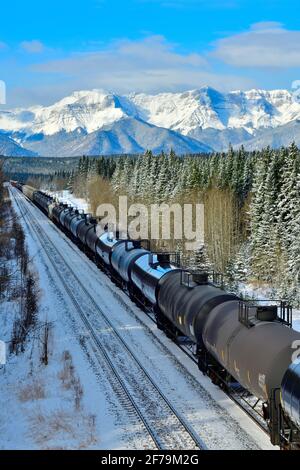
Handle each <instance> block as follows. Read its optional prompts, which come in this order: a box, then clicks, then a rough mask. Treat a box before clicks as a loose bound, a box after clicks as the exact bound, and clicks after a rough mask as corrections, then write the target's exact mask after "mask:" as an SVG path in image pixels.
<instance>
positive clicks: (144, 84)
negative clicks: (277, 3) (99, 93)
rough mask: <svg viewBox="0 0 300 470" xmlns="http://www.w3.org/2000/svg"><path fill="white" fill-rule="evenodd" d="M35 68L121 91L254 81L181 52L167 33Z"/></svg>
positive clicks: (71, 82) (79, 84)
mask: <svg viewBox="0 0 300 470" xmlns="http://www.w3.org/2000/svg"><path fill="white" fill-rule="evenodd" d="M33 70H35V71H38V72H40V73H41V72H42V73H43V74H55V75H57V74H58V75H59V76H61V77H62V79H63V81H64V82H65V84H66V86H69V87H72V89H80V88H92V87H93V88H106V89H109V90H113V91H117V92H121V93H126V92H131V91H145V92H156V91H162V90H172V91H174V90H185V89H191V88H198V87H200V86H202V85H206V84H209V85H211V86H214V87H216V88H219V89H222V90H224V89H226V90H228V89H232V88H238V87H242V88H245V87H248V86H252V85H253V82H252V81H250V80H247V79H245V78H241V77H236V76H234V75H233V74H232V75H228V76H227V75H222V74H221V75H220V74H216V73H214V72H212V71H211V70H210V67H209V64H208V62H207V60H206V58H205V57H203V56H201V55H200V54H197V53H192V54H191V53H187V54H185V53H179V52H177V51H176V48H175V45H174V44H170V43H168V42H167V41H166V40H165V39H164V37H162V36H150V37H147V38H145V39H143V40H139V41H129V40H123V41H117V42H114V43H112V44H111V45H110V46H109V47H108V48H104V49H101V50H99V51H97V52H90V53H77V54H72V55H71V56H69V57H66V58H64V59H60V60H54V61H48V62H45V63H40V64H38V65H35V66H34V69H33Z"/></svg>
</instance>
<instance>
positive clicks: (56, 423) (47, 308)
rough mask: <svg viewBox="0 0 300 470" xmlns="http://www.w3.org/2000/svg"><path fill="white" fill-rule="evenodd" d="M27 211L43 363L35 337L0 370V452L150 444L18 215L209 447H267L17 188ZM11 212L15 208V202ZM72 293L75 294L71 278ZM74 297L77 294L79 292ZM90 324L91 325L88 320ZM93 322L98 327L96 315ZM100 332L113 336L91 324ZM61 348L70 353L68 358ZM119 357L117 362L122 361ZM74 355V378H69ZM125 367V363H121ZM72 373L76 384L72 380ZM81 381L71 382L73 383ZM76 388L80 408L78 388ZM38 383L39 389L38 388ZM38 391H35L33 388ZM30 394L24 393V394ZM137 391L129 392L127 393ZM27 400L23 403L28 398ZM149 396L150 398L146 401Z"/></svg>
mask: <svg viewBox="0 0 300 470" xmlns="http://www.w3.org/2000/svg"><path fill="white" fill-rule="evenodd" d="M13 196H14V197H15V198H17V199H19V200H20V198H22V200H23V201H24V205H25V207H26V209H27V212H26V214H25V218H22V219H21V221H22V224H23V225H24V229H25V232H26V239H27V243H28V245H29V251H30V256H31V257H33V264H34V266H35V269H36V271H37V272H38V274H39V277H40V287H41V300H40V305H41V309H40V316H41V318H45V319H46V318H47V320H48V321H51V323H52V330H51V356H50V361H49V365H48V366H47V367H45V366H42V365H40V363H39V360H38V349H39V344H38V340H37V341H32V343H31V344H30V347H29V348H27V350H26V353H25V354H24V355H23V356H19V357H13V358H12V359H11V360H9V361H8V364H7V365H6V368H5V372H4V371H3V370H2V371H1V370H0V383H2V385H1V389H2V391H3V392H2V394H1V397H0V423H1V424H0V429H1V439H0V447H1V448H2V449H11V448H99V449H112V448H118V449H119V448H122V449H131V448H147V446H148V443H147V439H146V436H143V435H142V434H141V432H140V431H139V430H138V429H135V428H134V427H133V426H132V419H131V418H130V416H129V413H128V410H127V409H126V406H124V402H122V398H120V397H119V396H118V394H117V393H116V391H115V390H114V387H113V386H112V384H111V381H110V378H109V377H108V375H107V373H106V371H105V368H104V367H103V368H101V367H100V366H99V362H98V361H97V354H96V352H97V351H95V346H94V345H93V344H92V342H91V341H90V340H91V338H90V335H89V333H88V332H87V330H86V328H85V327H84V325H83V323H82V322H81V320H80V317H79V315H78V311H77V310H76V308H74V304H72V302H71V298H70V296H69V295H68V294H67V292H66V291H65V289H64V287H63V286H62V285H61V281H60V279H59V278H58V276H57V272H56V271H55V269H54V268H53V265H52V264H51V262H50V260H49V258H48V257H47V255H46V253H45V251H44V248H45V247H43V246H42V245H41V243H40V242H39V240H38V239H37V237H36V233H35V232H33V231H32V230H30V228H29V227H28V225H26V223H25V221H26V220H24V219H26V218H27V217H28V219H29V218H30V219H31V220H32V219H33V218H34V220H35V222H36V223H37V224H39V226H40V227H41V229H43V230H44V231H45V232H46V233H47V236H48V237H49V239H51V242H53V243H54V245H55V246H56V248H57V250H58V251H59V252H60V253H61V256H62V257H64V258H65V259H67V260H68V263H69V265H70V266H72V269H74V271H75V272H76V274H77V276H78V277H79V278H80V279H81V281H82V283H83V284H84V286H85V288H86V291H87V292H88V293H89V295H90V296H91V298H92V299H93V301H94V302H95V303H96V304H97V305H98V306H99V308H100V309H102V311H103V312H104V313H105V314H107V315H109V318H110V321H111V322H112V323H113V325H114V327H115V328H116V329H117V331H118V332H119V333H120V335H121V336H122V338H123V339H124V341H126V343H127V344H128V345H130V348H131V349H132V351H133V352H134V354H136V355H137V356H138V357H139V360H140V361H141V362H142V364H143V366H144V368H145V369H146V370H147V373H148V374H149V375H150V376H151V378H152V379H153V380H154V381H155V383H156V384H157V385H158V386H159V388H160V389H161V391H162V392H163V393H164V394H165V395H166V396H167V397H168V399H169V400H170V401H171V403H172V405H173V406H174V407H175V408H176V410H177V411H178V412H179V413H180V414H181V415H182V416H183V417H184V419H185V420H186V421H187V422H188V423H189V424H190V425H191V426H192V427H193V429H194V431H195V432H196V433H197V434H198V435H199V436H200V438H201V439H202V441H204V443H205V445H206V446H207V447H208V448H210V449H273V447H272V446H271V444H270V443H269V438H268V436H267V435H266V434H265V433H264V432H263V431H262V430H260V429H259V428H258V426H257V425H256V424H255V423H254V422H253V421H252V420H251V419H250V418H249V417H248V416H246V415H245V414H244V412H243V411H242V410H240V408H238V407H237V405H236V404H234V403H233V402H232V401H231V400H230V399H229V398H228V397H227V396H226V395H225V394H224V393H223V392H222V391H221V390H220V389H219V388H217V387H215V386H214V385H213V384H212V383H211V381H210V380H209V379H208V378H206V377H204V376H202V374H200V372H199V370H198V368H197V366H196V364H194V363H193V362H192V361H191V360H190V359H189V358H188V357H187V356H186V355H185V354H184V353H183V352H181V351H180V350H179V349H178V347H176V345H174V343H172V342H171V341H170V340H169V339H168V338H167V337H166V336H165V335H164V334H163V333H162V332H161V331H159V330H157V329H156V327H155V325H154V324H153V323H152V322H151V320H150V319H149V318H148V317H146V315H145V314H144V313H143V312H142V311H141V310H140V309H138V308H137V307H136V306H135V305H134V304H133V303H132V302H131V301H130V300H129V299H128V297H127V296H126V295H125V294H124V293H123V292H122V291H121V290H119V289H118V288H117V287H116V286H115V285H114V284H113V283H111V281H110V280H109V278H108V277H107V276H105V275H104V274H103V273H101V272H100V271H99V270H98V269H97V268H96V266H95V265H94V264H93V263H92V262H91V261H90V260H88V259H87V258H86V257H85V255H83V253H81V252H80V251H79V250H78V249H77V247H76V246H74V245H73V244H72V242H71V241H70V240H68V239H67V238H66V237H65V236H64V235H63V234H62V233H61V232H60V231H59V230H58V229H57V228H56V227H55V226H54V225H53V224H52V223H51V222H50V221H49V220H48V219H47V218H46V216H44V215H43V214H42V213H41V212H40V211H39V210H38V209H37V208H35V207H33V206H31V205H30V204H29V203H28V202H27V201H25V200H24V199H23V196H22V195H21V194H20V193H18V192H17V191H16V190H14V191H13ZM14 206H15V210H16V211H19V209H18V206H17V205H16V204H15V203H14ZM66 282H69V288H70V289H72V288H74V286H72V280H71V279H66ZM76 294H77V295H79V293H78V292H77V293H76ZM91 321H92V320H91ZM93 321H95V320H94V319H93ZM95 331H96V333H97V334H99V335H101V334H108V335H109V334H110V331H109V330H106V331H103V328H100V323H99V326H97V325H96V324H95ZM66 351H67V352H68V353H67V354H66ZM120 354H121V351H120V352H119V353H118V351H115V357H114V358H113V359H114V360H115V363H116V364H118V362H119V361H120V360H121V359H122V358H121V357H119V356H120ZM70 357H71V358H72V367H71V369H72V371H73V378H72V377H71V378H70V377H69V376H70V374H69V372H68V371H69V369H70V367H69V366H70ZM124 369H125V370H126V364H124ZM74 377H75V378H74ZM76 384H77V385H76ZM79 384H80V387H81V388H82V396H81V395H80V394H79V395H80V396H81V398H80V400H79V401H80V403H79V406H78V403H76V397H77V402H78V385H79ZM38 385H40V387H37V386H38ZM36 387H37V389H38V390H39V389H40V388H41V390H42V392H38V391H37V392H36V391H35V388H36ZM28 388H29V390H27V389H28ZM133 393H134V392H133ZM28 397H29V399H28ZM150 398H151V397H150Z"/></svg>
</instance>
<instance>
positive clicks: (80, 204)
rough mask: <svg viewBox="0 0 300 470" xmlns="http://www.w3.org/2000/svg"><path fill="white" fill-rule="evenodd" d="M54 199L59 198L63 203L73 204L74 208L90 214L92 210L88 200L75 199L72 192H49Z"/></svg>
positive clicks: (65, 190)
mask: <svg viewBox="0 0 300 470" xmlns="http://www.w3.org/2000/svg"><path fill="white" fill-rule="evenodd" d="M49 194H51V196H52V197H55V198H57V199H58V200H59V201H61V202H65V203H67V204H71V205H72V206H73V207H76V208H77V209H79V210H83V211H84V212H86V213H88V212H89V210H90V205H89V203H88V202H87V201H86V199H83V198H79V197H75V196H74V195H73V194H72V193H71V192H70V191H68V190H67V189H64V190H62V191H52V192H51V191H49Z"/></svg>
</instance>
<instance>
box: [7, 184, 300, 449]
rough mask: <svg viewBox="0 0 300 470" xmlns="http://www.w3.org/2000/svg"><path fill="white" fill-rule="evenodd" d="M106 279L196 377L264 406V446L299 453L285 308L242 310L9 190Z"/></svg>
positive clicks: (143, 252)
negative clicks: (181, 351) (176, 345)
mask: <svg viewBox="0 0 300 470" xmlns="http://www.w3.org/2000/svg"><path fill="white" fill-rule="evenodd" d="M12 185H13V186H15V187H16V188H18V189H19V190H20V191H22V192H23V194H24V195H25V196H26V197H27V198H29V199H30V200H31V201H32V202H33V203H34V204H35V205H36V206H37V207H39V208H40V209H41V210H42V211H43V212H44V213H45V214H46V215H47V216H48V217H49V218H50V219H51V220H52V221H53V222H54V223H55V224H56V225H57V226H58V227H59V228H60V229H61V230H63V231H64V232H65V233H66V234H67V235H68V236H69V237H70V238H71V239H72V240H73V241H74V242H75V243H76V244H77V245H79V247H80V248H81V249H83V250H84V251H85V252H86V253H87V254H88V255H89V256H90V257H92V258H93V259H94V261H95V262H96V263H97V264H98V266H99V267H101V269H102V270H104V271H105V272H106V273H108V274H109V275H110V276H111V277H112V278H113V279H114V281H115V282H116V283H117V284H118V285H119V286H120V287H121V288H123V289H124V290H125V291H126V292H127V293H128V294H129V295H130V297H131V298H132V299H133V300H135V301H137V302H139V304H140V305H142V306H146V307H147V308H149V307H150V308H151V309H152V311H153V312H154V314H155V318H156V322H157V326H158V328H160V329H162V330H164V331H165V332H166V333H167V334H168V336H169V337H172V338H173V339H176V338H178V337H179V336H180V337H182V336H184V337H185V338H187V339H188V340H190V341H191V342H192V343H193V345H194V348H195V350H194V352H195V355H196V357H197V360H198V366H199V369H200V370H201V371H202V372H203V373H204V374H207V375H209V376H210V377H211V379H212V380H213V382H214V383H216V384H218V385H220V386H222V388H224V389H226V387H227V386H228V387H229V385H230V386H231V387H232V385H234V384H235V385H238V386H240V387H242V388H243V389H244V390H245V391H249V392H250V393H251V394H253V395H254V396H255V397H257V399H260V400H261V401H262V403H263V416H264V418H265V420H266V423H267V426H268V429H269V434H270V439H271V442H272V443H273V444H274V445H278V446H280V448H282V449H298V448H299V447H300V361H298V360H297V348H299V346H300V333H298V332H296V331H294V330H293V329H292V328H291V321H290V320H289V318H288V316H289V314H290V308H289V307H288V306H287V305H286V304H284V303H281V306H280V308H278V306H276V305H271V303H270V304H269V305H261V304H259V303H258V304H256V305H255V304H253V303H248V302H246V301H244V300H242V299H240V298H239V297H237V296H236V295H234V294H232V293H228V292H226V291H225V290H223V288H221V287H220V286H218V285H216V284H215V283H214V282H211V281H210V280H209V278H208V275H207V273H205V272H194V271H191V270H188V269H184V268H182V267H180V265H179V263H178V262H176V260H175V261H174V260H173V259H172V255H171V254H169V253H153V252H151V251H150V249H149V246H144V243H143V241H139V240H130V239H124V238H123V237H121V236H120V234H119V233H118V231H115V233H112V232H109V230H107V227H103V226H102V225H101V221H97V220H96V219H95V218H93V217H91V216H90V215H89V214H85V213H83V212H80V211H79V210H77V209H76V208H74V207H71V206H69V205H67V204H64V203H62V202H58V201H56V200H55V199H54V198H52V197H51V196H49V195H47V194H45V193H44V192H42V191H39V190H37V189H35V188H33V187H30V186H27V185H23V184H21V183H18V182H12Z"/></svg>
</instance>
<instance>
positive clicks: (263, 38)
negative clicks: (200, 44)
mask: <svg viewBox="0 0 300 470" xmlns="http://www.w3.org/2000/svg"><path fill="white" fill-rule="evenodd" d="M299 44H300V31H291V30H287V29H285V28H284V27H283V26H282V24H280V23H277V22H261V23H255V24H253V25H252V26H251V28H250V29H249V30H248V31H245V32H243V33H240V34H235V35H233V36H230V37H227V38H224V39H220V40H219V41H217V42H216V43H215V48H216V49H215V51H214V52H213V55H214V56H215V57H217V58H218V59H221V60H222V61H223V62H225V63H227V64H230V65H233V66H237V67H281V68H282V67H299V66H300V46H299Z"/></svg>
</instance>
